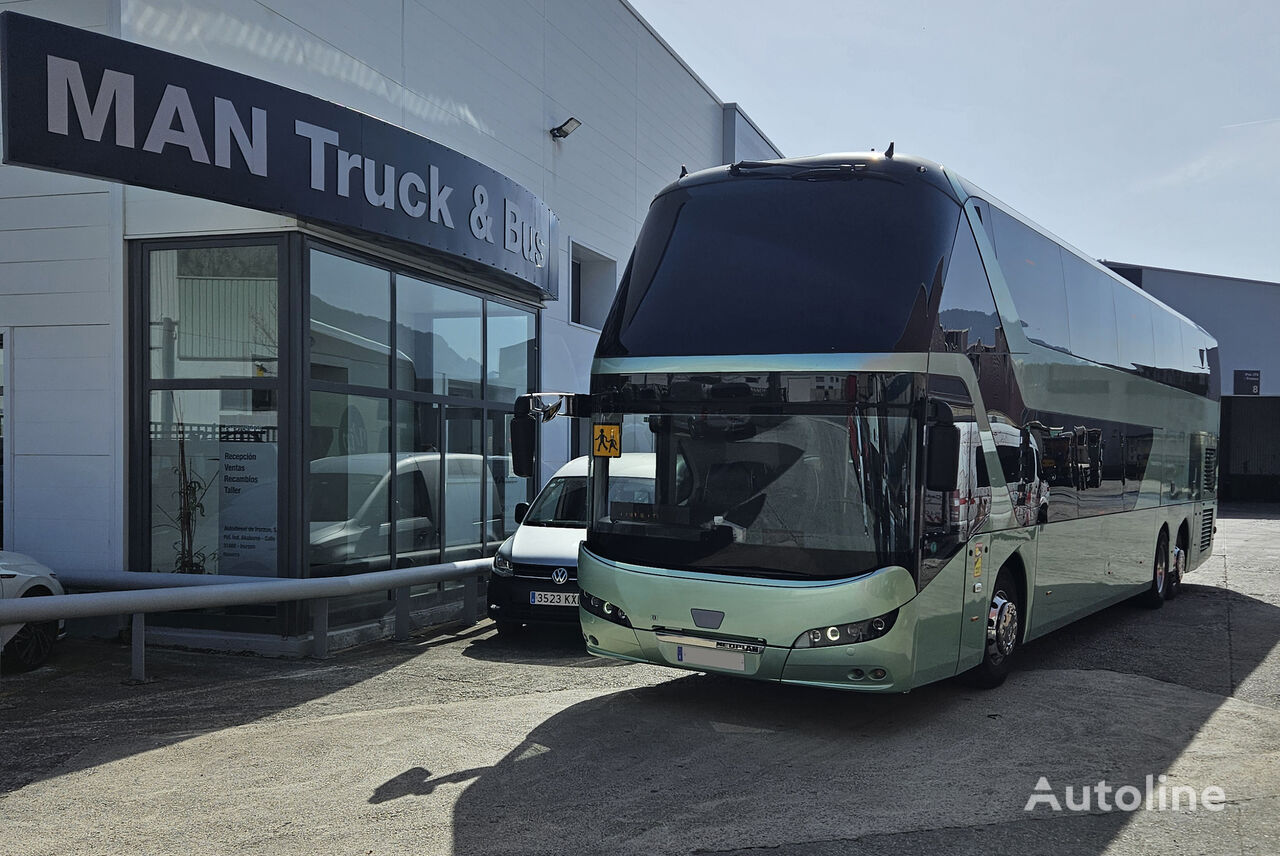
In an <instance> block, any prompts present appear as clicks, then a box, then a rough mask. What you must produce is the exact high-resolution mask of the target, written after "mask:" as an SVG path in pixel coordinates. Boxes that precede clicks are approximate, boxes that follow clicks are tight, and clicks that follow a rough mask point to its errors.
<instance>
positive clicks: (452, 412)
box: [444, 407, 490, 562]
mask: <svg viewBox="0 0 1280 856" xmlns="http://www.w3.org/2000/svg"><path fill="white" fill-rule="evenodd" d="M444 430H445V479H444V494H445V502H446V503H447V508H446V511H445V557H444V559H445V561H446V562H456V561H459V560H461V559H478V558H480V556H482V555H484V527H483V526H482V525H481V524H482V521H483V516H484V515H483V507H484V500H485V492H486V488H488V487H489V484H488V483H489V482H490V479H489V478H488V477H487V475H486V469H485V466H484V411H483V410H481V409H480V408H478V407H449V408H446V409H445V429H444Z"/></svg>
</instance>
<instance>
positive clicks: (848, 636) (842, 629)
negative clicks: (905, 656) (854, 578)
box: [791, 609, 898, 648]
mask: <svg viewBox="0 0 1280 856" xmlns="http://www.w3.org/2000/svg"><path fill="white" fill-rule="evenodd" d="M897 620H898V610H896V609H895V610H894V611H893V612H886V613H885V614H884V615H877V616H876V617H875V618H868V619H867V620H866V621H852V622H849V623H847V624H831V625H828V626H826V627H815V628H813V629H812V630H806V631H805V632H804V633H801V634H800V637H799V638H798V639H796V641H795V643H794V644H793V645H792V646H791V647H792V648H825V647H829V646H832V645H852V644H854V643H855V642H869V641H871V640H872V639H879V638H880V637H881V636H883V635H884V634H886V633H888V632H889V631H890V630H892V629H893V623H894V622H895V621H897Z"/></svg>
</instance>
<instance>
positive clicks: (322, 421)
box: [307, 392, 391, 576]
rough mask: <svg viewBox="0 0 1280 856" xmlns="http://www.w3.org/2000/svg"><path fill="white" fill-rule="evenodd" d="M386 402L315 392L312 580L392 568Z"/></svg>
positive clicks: (311, 470) (310, 485) (311, 450)
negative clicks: (319, 577) (320, 577)
mask: <svg viewBox="0 0 1280 856" xmlns="http://www.w3.org/2000/svg"><path fill="white" fill-rule="evenodd" d="M389 404H390V402H389V401H387V400H386V399H378V398H366V397H363V396H356V395H339V394H335V393H327V392H313V393H312V394H311V428H310V443H309V446H308V452H309V455H310V457H311V463H310V467H309V474H308V484H307V500H308V505H309V520H308V523H309V526H310V532H311V551H310V561H309V563H310V566H311V575H312V576H331V575H334V574H345V573H353V572H357V571H372V570H382V569H385V568H387V567H389V566H390V525H389V520H390V508H391V494H390V482H391V454H390V431H389Z"/></svg>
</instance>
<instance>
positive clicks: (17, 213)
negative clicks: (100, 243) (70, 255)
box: [0, 189, 110, 231]
mask: <svg viewBox="0 0 1280 856" xmlns="http://www.w3.org/2000/svg"><path fill="white" fill-rule="evenodd" d="M109 218H110V195H109V194H108V193H107V192H106V190H105V189H104V190H102V191H101V192H99V193H70V194H58V195H44V196H21V197H16V198H14V197H10V198H7V199H0V231H10V230H14V229H56V228H63V227H66V226H97V225H101V224H102V223H106V222H107V220H108V219H109Z"/></svg>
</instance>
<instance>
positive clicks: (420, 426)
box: [395, 401, 445, 568]
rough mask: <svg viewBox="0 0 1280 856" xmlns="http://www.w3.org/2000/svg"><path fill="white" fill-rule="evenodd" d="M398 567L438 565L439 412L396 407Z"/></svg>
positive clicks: (409, 404)
mask: <svg viewBox="0 0 1280 856" xmlns="http://www.w3.org/2000/svg"><path fill="white" fill-rule="evenodd" d="M396 414H397V415H396V449H397V450H398V451H397V455H396V458H397V461H398V463H397V465H396V495H395V517H396V567H400V568H407V567H413V566H415V565H430V564H434V563H436V562H438V561H440V521H441V520H442V515H443V514H444V513H445V509H444V505H443V503H442V502H441V497H442V493H441V491H442V488H443V485H442V484H441V475H442V473H441V472H440V408H439V407H438V406H437V405H434V404H427V403H417V402H409V401H401V402H397V404H396Z"/></svg>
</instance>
